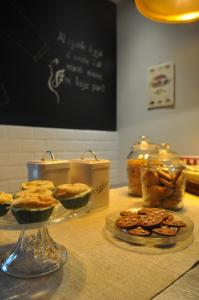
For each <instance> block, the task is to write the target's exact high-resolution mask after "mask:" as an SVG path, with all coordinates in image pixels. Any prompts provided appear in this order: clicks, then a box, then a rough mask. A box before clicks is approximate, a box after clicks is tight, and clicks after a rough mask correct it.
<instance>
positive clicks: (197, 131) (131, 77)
mask: <svg viewBox="0 0 199 300" xmlns="http://www.w3.org/2000/svg"><path fill="white" fill-rule="evenodd" d="M117 46H118V85H117V93H118V129H119V153H120V170H121V179H120V181H121V182H125V181H126V171H125V158H126V155H127V153H128V152H129V148H130V146H131V144H132V142H134V141H136V140H137V138H138V137H139V136H140V135H148V136H149V137H150V138H151V139H152V140H153V141H154V142H157V143H158V142H162V141H165V142H168V143H170V144H171V145H172V147H173V148H174V150H176V151H177V152H178V153H179V154H187V155H188V154H192V155H197V154H198V155H199V22H198V23H191V24H183V25H182V24H181V25H171V24H161V23H156V22H152V21H150V20H147V19H145V18H144V17H143V16H142V15H140V14H139V13H138V12H137V10H136V9H135V7H134V5H133V1H131V0H124V1H122V2H121V3H120V4H119V5H118V41H117ZM167 61H173V62H174V63H175V67H176V105H175V108H174V109H173V108H170V109H168V108H167V109H157V110H151V111H149V110H147V106H146V103H147V94H146V70H147V68H148V67H149V66H151V65H154V64H158V63H159V62H167Z"/></svg>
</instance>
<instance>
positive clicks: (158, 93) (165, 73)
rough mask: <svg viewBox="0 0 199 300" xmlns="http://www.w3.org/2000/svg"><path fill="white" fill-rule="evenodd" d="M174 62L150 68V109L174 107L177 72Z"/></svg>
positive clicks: (148, 87)
mask: <svg viewBox="0 0 199 300" xmlns="http://www.w3.org/2000/svg"><path fill="white" fill-rule="evenodd" d="M174 73H175V72H174V63H173V62H167V63H162V64H159V65H154V66H151V67H150V68H149V69H148V74H147V75H148V78H147V90H148V93H147V95H148V99H147V101H148V109H153V108H164V107H174V104H175V78H174V77H175V74H174Z"/></svg>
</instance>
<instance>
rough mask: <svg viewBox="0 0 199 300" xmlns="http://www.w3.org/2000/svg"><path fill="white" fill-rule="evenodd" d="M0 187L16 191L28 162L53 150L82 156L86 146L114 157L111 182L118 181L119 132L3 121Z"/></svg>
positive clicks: (101, 155) (63, 155) (0, 127)
mask: <svg viewBox="0 0 199 300" xmlns="http://www.w3.org/2000/svg"><path fill="white" fill-rule="evenodd" d="M0 141H1V146H0V190H2V191H9V192H15V191H16V190H18V189H19V185H20V183H21V182H22V181H25V180H27V170H26V163H27V161H29V160H35V159H41V157H42V155H43V153H44V152H45V151H46V150H51V151H53V153H54V154H55V158H57V159H71V158H79V157H80V155H81V154H82V153H83V152H84V151H85V150H87V149H92V150H93V151H95V153H96V154H97V156H98V157H99V158H104V159H109V160H111V165H110V184H111V185H112V186H113V185H117V184H119V182H118V178H119V170H118V161H119V160H118V133H117V132H107V131H90V130H69V129H54V128H37V127H23V126H6V125H0Z"/></svg>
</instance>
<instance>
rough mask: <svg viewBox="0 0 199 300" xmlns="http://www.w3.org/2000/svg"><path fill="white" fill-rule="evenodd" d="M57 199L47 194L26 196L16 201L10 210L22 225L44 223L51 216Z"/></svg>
mask: <svg viewBox="0 0 199 300" xmlns="http://www.w3.org/2000/svg"><path fill="white" fill-rule="evenodd" d="M56 204H57V201H56V199H54V198H53V197H52V196H48V195H46V194H26V195H23V196H20V197H18V198H17V199H14V200H13V202H12V204H11V206H10V209H11V212H12V214H13V215H14V217H15V219H16V220H17V221H18V223H20V224H27V223H35V222H44V221H47V220H48V219H49V217H50V216H51V214H52V212H53V209H54V207H55V205H56Z"/></svg>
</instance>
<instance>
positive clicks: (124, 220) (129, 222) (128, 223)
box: [115, 217, 139, 229]
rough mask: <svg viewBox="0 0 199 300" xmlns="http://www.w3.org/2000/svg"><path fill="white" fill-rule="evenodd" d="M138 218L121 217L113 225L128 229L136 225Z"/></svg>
mask: <svg viewBox="0 0 199 300" xmlns="http://www.w3.org/2000/svg"><path fill="white" fill-rule="evenodd" d="M138 222H139V219H138V218H136V217H121V218H118V219H117V220H116V222H115V225H116V226H117V227H119V228H121V229H130V228H134V227H136V226H138Z"/></svg>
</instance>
